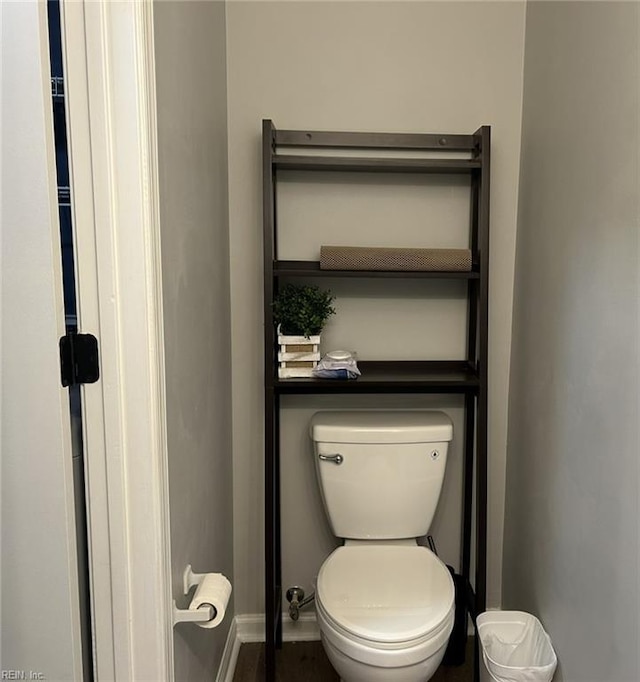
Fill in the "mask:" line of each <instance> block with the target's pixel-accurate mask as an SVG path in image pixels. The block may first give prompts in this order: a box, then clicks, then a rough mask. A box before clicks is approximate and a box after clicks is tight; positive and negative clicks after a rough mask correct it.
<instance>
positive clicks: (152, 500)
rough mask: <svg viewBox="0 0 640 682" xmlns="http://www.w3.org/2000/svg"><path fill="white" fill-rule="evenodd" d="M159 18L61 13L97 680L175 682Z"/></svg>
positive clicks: (125, 6)
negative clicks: (92, 373)
mask: <svg viewBox="0 0 640 682" xmlns="http://www.w3.org/2000/svg"><path fill="white" fill-rule="evenodd" d="M152 12H153V6H152V2H151V1H150V0H139V1H136V2H91V1H90V0H88V1H86V2H82V3H79V2H76V1H75V0H65V1H64V2H63V6H62V17H63V19H62V23H63V44H64V47H63V49H64V56H65V77H66V91H67V100H68V104H67V112H68V122H67V126H68V133H69V148H70V172H71V195H72V203H73V212H74V230H75V242H76V285H77V289H78V320H79V331H81V332H88V333H93V334H95V335H96V336H97V337H98V340H99V344H100V365H101V366H100V370H101V378H100V381H99V382H98V383H96V384H92V385H86V386H84V388H83V398H84V401H83V406H84V439H85V458H86V478H87V481H86V486H87V506H88V510H87V511H88V526H89V554H90V566H91V569H90V571H91V591H92V616H93V634H94V659H95V670H96V676H97V679H99V680H101V682H102V681H106V680H113V679H117V680H118V681H119V682H120V681H122V682H125V681H131V682H133V681H134V680H135V681H136V682H137V681H138V680H154V681H155V680H163V681H164V680H173V632H172V620H171V617H172V612H171V560H170V559H171V557H170V544H169V508H168V504H169V496H168V480H167V479H168V476H167V444H166V423H165V414H166V413H165V393H164V391H165V381H164V354H163V353H164V343H163V320H162V291H161V267H160V263H161V259H160V225H159V209H158V207H159V201H158V160H157V144H156V100H155V71H154V44H153V14H152Z"/></svg>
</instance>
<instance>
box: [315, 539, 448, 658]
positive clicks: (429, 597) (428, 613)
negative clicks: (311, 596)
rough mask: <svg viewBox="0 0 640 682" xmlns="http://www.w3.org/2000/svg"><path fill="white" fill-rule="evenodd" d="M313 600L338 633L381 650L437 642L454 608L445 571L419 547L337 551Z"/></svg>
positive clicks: (355, 547) (365, 547)
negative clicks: (315, 600) (434, 640)
mask: <svg viewBox="0 0 640 682" xmlns="http://www.w3.org/2000/svg"><path fill="white" fill-rule="evenodd" d="M316 599H317V600H318V602H319V610H320V611H321V612H322V615H323V618H324V620H326V621H327V622H328V623H329V624H330V625H331V628H332V630H334V631H335V632H336V634H338V633H339V634H342V635H343V636H345V637H346V638H347V639H351V640H353V641H359V642H361V643H362V644H363V645H365V646H368V647H372V648H375V649H383V650H392V649H400V648H402V649H404V648H407V647H413V646H417V645H419V644H421V643H422V642H426V641H428V640H430V639H432V638H434V637H435V638H438V637H437V635H438V634H439V633H440V632H441V631H442V630H443V629H445V628H447V627H448V624H449V621H450V620H451V618H452V614H453V611H454V608H455V591H454V585H453V580H452V578H451V574H450V573H449V569H447V567H446V566H445V565H444V564H443V563H442V561H440V559H438V557H436V556H435V554H433V553H432V552H431V551H430V550H428V549H427V548H426V547H419V546H418V545H414V546H397V545H384V544H380V545H377V544H373V545H362V546H358V545H349V546H343V547H339V548H338V549H336V550H335V551H334V552H333V553H332V554H331V555H330V556H329V558H328V559H327V560H326V561H325V562H324V564H323V565H322V567H321V569H320V572H319V574H318V581H317V590H316Z"/></svg>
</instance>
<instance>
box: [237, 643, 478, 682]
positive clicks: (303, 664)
mask: <svg viewBox="0 0 640 682" xmlns="http://www.w3.org/2000/svg"><path fill="white" fill-rule="evenodd" d="M263 667H264V644H243V645H242V646H241V647H240V653H239V654H238V663H237V665H236V671H235V674H234V676H233V682H262V680H263V677H264V676H263V672H262V671H263ZM339 679H340V678H339V677H338V675H337V673H336V672H335V670H334V669H333V668H332V667H331V663H329V660H328V659H327V657H326V655H325V653H324V649H323V648H322V644H321V643H320V642H287V643H285V644H284V645H283V646H282V649H281V650H280V651H278V652H277V672H276V680H277V682H339ZM431 680H432V682H473V638H471V637H470V638H469V639H468V641H467V655H466V662H465V664H464V665H461V666H455V667H454V666H452V667H446V666H441V667H440V669H439V670H438V672H437V673H436V674H435V675H434V676H433V677H432V678H431Z"/></svg>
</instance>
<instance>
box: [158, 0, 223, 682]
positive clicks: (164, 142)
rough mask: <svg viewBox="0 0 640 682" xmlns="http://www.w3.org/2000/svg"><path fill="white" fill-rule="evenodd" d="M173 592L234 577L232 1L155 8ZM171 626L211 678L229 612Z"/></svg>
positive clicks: (196, 675) (192, 673) (187, 667)
mask: <svg viewBox="0 0 640 682" xmlns="http://www.w3.org/2000/svg"><path fill="white" fill-rule="evenodd" d="M154 15H155V19H154V26H155V41H156V78H157V98H158V133H159V140H158V147H159V154H160V185H161V186H160V197H161V207H160V209H161V223H162V272H163V298H164V324H165V355H166V376H167V380H166V387H167V429H168V445H169V493H170V510H171V549H172V552H171V555H172V556H171V560H172V569H173V593H174V597H175V598H176V599H177V600H178V604H179V605H181V606H186V604H187V602H186V601H185V599H184V597H182V598H180V595H181V594H182V590H181V585H182V572H183V571H184V567H185V566H186V565H187V564H188V563H191V564H192V565H193V569H194V570H195V571H197V572H208V571H214V572H222V573H224V574H225V575H226V576H227V577H228V578H229V579H233V508H232V455H231V373H230V345H231V344H230V333H229V319H230V314H229V231H228V199H227V175H228V171H227V101H226V54H225V52H226V45H225V6H224V4H223V3H221V2H156V3H155V5H154ZM232 616H233V608H232V606H231V607H230V608H229V610H228V615H227V618H226V619H225V622H224V623H223V624H222V625H220V626H219V627H218V628H216V629H214V630H205V629H201V628H198V627H197V626H194V625H188V624H186V625H180V626H178V627H177V628H175V630H174V633H175V636H174V643H175V644H174V652H175V671H176V679H177V680H189V681H190V682H192V681H194V680H208V681H210V680H211V679H212V672H211V671H214V670H216V669H217V668H218V665H219V663H220V658H221V655H222V650H223V647H224V644H225V639H226V635H227V632H228V628H229V625H230V623H231V618H232Z"/></svg>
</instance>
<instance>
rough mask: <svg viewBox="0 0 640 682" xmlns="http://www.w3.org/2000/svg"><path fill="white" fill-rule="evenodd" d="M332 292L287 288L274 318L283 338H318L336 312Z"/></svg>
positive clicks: (299, 287) (317, 289) (296, 287)
mask: <svg viewBox="0 0 640 682" xmlns="http://www.w3.org/2000/svg"><path fill="white" fill-rule="evenodd" d="M334 300H335V297H334V296H332V295H331V292H330V291H323V290H322V289H320V288H319V287H316V286H305V285H295V284H285V285H284V286H283V287H282V288H281V289H280V292H279V293H278V295H277V296H276V299H275V301H274V303H273V317H274V320H275V322H276V324H279V325H280V333H281V334H291V335H293V336H306V337H309V336H314V335H316V334H319V333H320V332H321V331H322V328H323V327H324V325H325V322H326V321H327V320H328V319H329V316H330V315H333V314H334V313H335V312H336V311H335V310H334V308H333V307H332V305H331V303H332V301H334Z"/></svg>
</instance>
